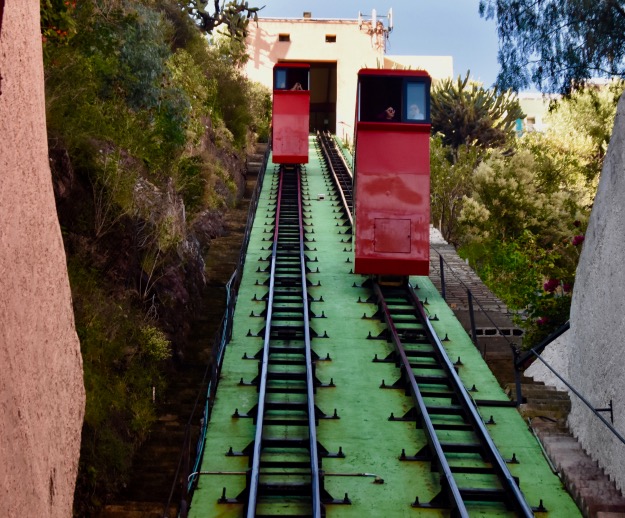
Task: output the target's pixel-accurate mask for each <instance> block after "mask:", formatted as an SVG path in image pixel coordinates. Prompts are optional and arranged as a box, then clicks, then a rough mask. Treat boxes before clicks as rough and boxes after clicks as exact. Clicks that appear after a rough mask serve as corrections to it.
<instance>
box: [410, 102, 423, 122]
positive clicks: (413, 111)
mask: <svg viewBox="0 0 625 518" xmlns="http://www.w3.org/2000/svg"><path fill="white" fill-rule="evenodd" d="M408 118H409V119H423V114H422V113H421V110H420V109H419V106H418V105H417V104H411V105H410V106H409V107H408Z"/></svg>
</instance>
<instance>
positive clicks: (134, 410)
mask: <svg viewBox="0 0 625 518" xmlns="http://www.w3.org/2000/svg"><path fill="white" fill-rule="evenodd" d="M41 13H42V18H41V19H42V35H43V42H44V57H45V78H46V109H47V123H48V134H49V149H50V165H51V168H52V175H53V184H54V190H55V196H56V200H57V208H58V213H59V219H60V223H61V227H62V232H63V238H64V243H65V249H66V253H67V263H68V269H69V275H70V282H71V288H72V295H73V301H74V311H75V319H76V328H77V331H78V335H79V338H80V342H81V349H82V354H83V361H84V375H85V378H84V379H85V386H86V390H87V407H86V417H85V422H84V428H83V437H82V452H81V459H80V470H79V477H78V483H77V489H76V499H75V513H76V514H77V515H79V516H86V515H89V514H91V513H93V512H94V511H95V510H97V508H98V507H99V506H101V505H102V504H103V503H104V502H105V501H106V500H107V498H109V497H110V496H111V495H113V494H114V493H115V492H116V490H117V489H118V488H119V487H120V486H121V485H123V484H124V483H125V481H126V480H127V477H128V476H129V473H130V468H131V465H132V459H133V454H134V453H135V451H136V450H137V448H138V447H139V446H140V445H141V443H142V442H143V441H144V440H145V439H146V437H147V436H148V434H149V432H150V428H151V425H152V423H153V422H154V420H155V417H156V416H155V410H154V405H153V402H152V395H153V392H155V393H156V394H160V393H161V392H162V391H163V390H165V386H166V383H167V373H168V371H169V370H170V369H171V365H173V362H175V361H176V359H177V358H180V357H182V355H183V354H184V348H185V341H186V340H187V337H188V333H189V321H190V320H191V319H192V318H193V314H194V311H196V309H197V308H198V302H199V300H200V298H201V297H202V290H203V287H204V257H205V254H206V252H207V250H208V249H209V247H210V242H211V239H212V238H214V237H215V236H218V235H220V234H221V233H222V232H223V230H224V212H225V211H226V210H227V209H228V207H232V206H233V205H234V204H236V203H237V200H238V199H239V198H240V196H241V193H242V188H243V186H244V157H245V153H246V151H247V148H248V146H249V145H250V142H252V141H253V140H254V139H256V138H258V137H260V138H263V137H264V138H266V134H267V130H268V124H269V112H268V110H269V107H270V97H269V93H268V91H265V90H264V89H263V88H262V87H260V86H259V85H255V84H251V83H250V82H248V81H247V80H246V79H245V78H244V77H243V76H242V75H241V73H240V71H239V65H240V64H241V63H242V61H243V60H244V59H245V56H244V54H243V47H242V45H241V43H240V42H239V41H238V40H237V39H231V38H228V37H215V35H212V36H210V35H207V33H206V32H205V31H202V30H200V27H198V25H197V24H196V23H195V22H194V21H193V19H192V18H190V17H189V15H188V14H187V13H185V12H184V10H183V9H182V8H181V5H179V3H178V2H176V1H175V0H83V1H81V2H75V1H63V2H61V1H58V0H42V2H41ZM243 15H245V11H242V13H234V18H235V19H237V16H239V19H240V20H239V21H240V22H241V23H240V24H239V26H240V27H244V26H245V23H243V21H245V22H247V20H246V19H245V16H243ZM241 20H243V21H241Z"/></svg>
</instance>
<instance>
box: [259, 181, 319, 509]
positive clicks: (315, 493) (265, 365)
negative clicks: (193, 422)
mask: <svg viewBox="0 0 625 518" xmlns="http://www.w3.org/2000/svg"><path fill="white" fill-rule="evenodd" d="M296 174H297V206H298V229H299V256H300V269H301V285H302V303H303V314H304V318H303V324H304V341H305V358H306V387H307V389H306V393H307V412H308V428H309V452H310V474H311V505H312V515H311V516H313V517H314V518H321V512H322V503H321V490H320V479H319V472H320V470H319V456H318V451H317V434H316V415H315V402H314V390H315V388H314V377H313V361H312V349H311V344H310V326H309V322H308V315H309V310H308V294H307V291H306V257H305V253H304V221H303V215H302V194H301V179H300V172H299V169H298V170H297V173H296ZM283 178H284V172H283V171H281V174H280V182H279V187H278V199H277V203H276V223H275V228H274V236H273V245H272V254H271V269H270V281H269V294H268V302H267V314H266V326H265V335H264V342H263V355H262V360H261V362H262V363H261V369H260V371H261V372H260V385H259V395H258V405H257V418H256V434H255V438H254V448H253V453H252V455H253V460H252V469H251V472H250V477H249V494H248V503H247V518H253V517H254V516H256V505H257V503H258V498H259V484H260V463H261V450H262V442H263V427H264V418H265V400H266V395H267V378H268V372H269V351H270V342H271V331H272V329H271V328H272V315H273V300H274V293H275V280H276V279H275V277H276V263H277V255H278V254H277V250H278V240H279V232H280V226H279V221H280V214H281V209H282V194H283Z"/></svg>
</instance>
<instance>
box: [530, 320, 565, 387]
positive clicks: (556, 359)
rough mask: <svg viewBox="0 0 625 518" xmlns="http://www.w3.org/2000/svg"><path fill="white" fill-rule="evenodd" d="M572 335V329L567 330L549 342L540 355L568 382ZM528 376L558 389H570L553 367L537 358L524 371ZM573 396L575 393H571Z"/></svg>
mask: <svg viewBox="0 0 625 518" xmlns="http://www.w3.org/2000/svg"><path fill="white" fill-rule="evenodd" d="M571 336H572V333H571V331H570V330H569V331H567V332H566V333H564V334H563V335H561V336H560V337H559V338H558V339H557V340H554V341H553V342H551V343H550V344H549V346H548V347H547V348H546V349H545V350H544V351H543V353H542V354H541V355H540V357H541V358H542V359H543V360H545V362H547V364H548V365H549V366H550V367H551V368H552V369H553V370H554V371H556V372H557V373H558V374H559V375H560V376H561V377H563V378H564V379H565V380H566V381H567V382H569V383H570V379H569V354H568V351H569V350H570V348H571V347H572V346H571V344H570V338H571ZM524 374H525V375H526V376H529V377H530V378H534V379H535V380H537V381H542V382H544V383H545V384H546V385H551V386H552V387H555V388H557V389H558V390H566V391H567V392H568V391H569V389H568V388H567V386H566V385H565V384H564V383H563V382H562V381H561V380H560V378H558V377H557V376H556V375H555V374H553V372H552V371H551V369H549V368H548V367H547V366H546V365H545V364H544V363H542V362H541V361H540V360H538V359H536V360H535V361H534V363H533V364H532V365H531V366H530V367H529V368H528V369H526V370H525V373H524ZM571 396H572V397H574V396H573V394H571Z"/></svg>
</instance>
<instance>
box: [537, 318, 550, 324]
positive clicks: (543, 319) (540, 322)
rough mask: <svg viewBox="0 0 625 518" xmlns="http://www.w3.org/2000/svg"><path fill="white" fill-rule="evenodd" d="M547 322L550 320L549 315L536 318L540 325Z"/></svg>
mask: <svg viewBox="0 0 625 518" xmlns="http://www.w3.org/2000/svg"><path fill="white" fill-rule="evenodd" d="M547 322H549V319H548V318H547V317H539V318H537V319H536V323H537V324H538V325H539V326H544V325H545V324H546V323H547Z"/></svg>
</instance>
